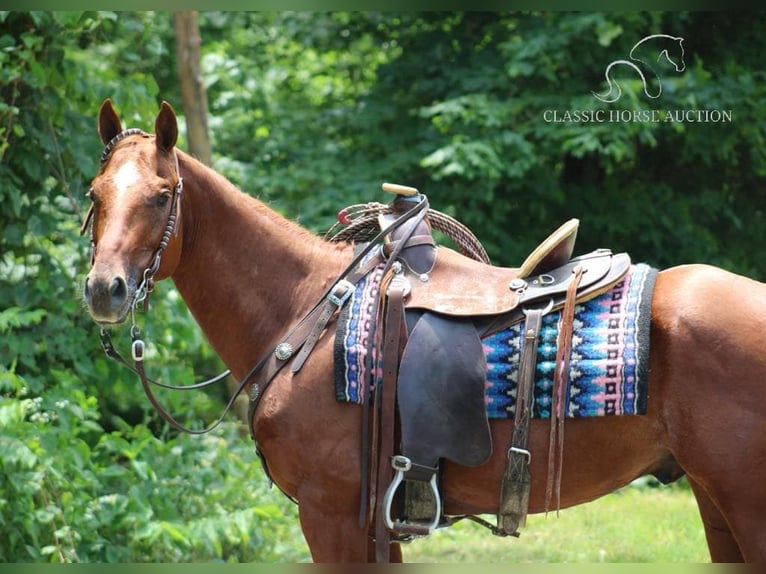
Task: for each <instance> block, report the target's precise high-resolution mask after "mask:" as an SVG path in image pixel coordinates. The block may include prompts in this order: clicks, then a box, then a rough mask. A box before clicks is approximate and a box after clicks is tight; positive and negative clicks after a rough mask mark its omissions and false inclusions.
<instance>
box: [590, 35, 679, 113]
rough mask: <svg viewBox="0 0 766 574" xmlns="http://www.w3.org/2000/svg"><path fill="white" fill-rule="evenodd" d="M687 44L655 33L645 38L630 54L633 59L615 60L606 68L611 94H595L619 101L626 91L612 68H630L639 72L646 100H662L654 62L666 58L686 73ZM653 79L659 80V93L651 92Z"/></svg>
mask: <svg viewBox="0 0 766 574" xmlns="http://www.w3.org/2000/svg"><path fill="white" fill-rule="evenodd" d="M683 41H684V39H683V38H680V37H677V36H668V35H667V34H653V35H651V36H647V37H646V38H643V39H642V40H640V41H639V42H638V43H637V44H636V45H635V46H633V48H632V49H631V50H630V54H628V57H629V58H630V60H615V61H614V62H611V63H610V64H609V65H608V66H607V67H606V72H605V73H604V75H605V77H606V83H607V91H606V92H604V93H601V94H599V93H596V92H592V94H593V95H594V96H595V97H596V98H598V99H599V100H601V101H602V102H606V103H607V104H611V103H613V102H616V101H617V100H619V99H620V96H621V95H622V89H621V88H620V85H619V84H618V83H617V82H616V81H615V80H614V79H613V78H612V69H613V68H615V67H616V66H623V67H624V66H627V67H628V68H631V69H633V70H635V71H636V73H638V76H639V78H641V83H642V84H643V88H644V94H646V97H647V98H652V99H655V98H659V97H660V94H662V80H661V79H660V76H659V74H658V73H657V72H656V71H655V70H654V68H653V67H652V63H655V64H656V63H657V62H659V61H660V60H661V59H662V58H663V57H664V58H665V59H666V60H667V61H668V62H670V63H671V64H672V65H673V66H674V67H675V69H676V72H679V73H680V72H683V71H684V70H685V69H686V63H685V62H684V46H683ZM647 78H649V79H647ZM652 78H654V79H656V80H657V82H656V83H657V87H656V90H651V89H650V86H649V84H650V79H652Z"/></svg>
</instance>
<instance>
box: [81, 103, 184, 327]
mask: <svg viewBox="0 0 766 574" xmlns="http://www.w3.org/2000/svg"><path fill="white" fill-rule="evenodd" d="M154 130H155V133H154V135H150V134H147V133H144V132H142V131H140V130H135V129H133V130H125V131H123V129H122V124H121V122H120V118H119V116H118V115H117V113H116V112H115V111H114V108H113V107H112V104H111V102H110V101H109V100H106V101H105V102H104V103H103V104H102V106H101V110H100V112H99V119H98V133H99V135H100V136H101V141H102V142H103V143H104V145H105V146H106V147H105V148H104V152H103V154H102V156H101V168H100V169H99V172H98V174H97V175H96V177H95V178H94V179H93V182H92V183H91V187H90V190H89V191H88V196H89V197H90V199H91V201H92V204H91V208H90V211H89V212H88V217H87V219H86V222H85V224H84V225H83V231H84V230H85V228H86V226H87V225H88V222H89V221H88V220H90V224H91V226H92V227H91V241H92V248H93V260H92V266H91V269H90V272H89V273H88V276H87V277H86V278H85V285H84V289H83V293H84V296H85V301H86V303H87V305H88V310H89V312H90V314H91V316H92V317H93V319H94V320H95V321H97V322H99V323H118V322H121V321H123V320H124V319H125V318H126V316H127V315H128V313H129V311H130V309H131V307H132V306H133V305H134V303H135V302H136V300H137V299H139V298H141V297H143V296H144V295H145V294H146V293H148V291H150V290H151V285H152V282H153V280H154V278H155V274H156V278H157V279H162V278H163V277H167V276H169V275H170V274H172V273H173V271H174V269H175V267H176V266H177V265H178V261H179V258H180V252H181V243H182V242H181V233H180V222H179V221H177V217H180V205H179V200H180V197H181V191H182V186H181V179H180V175H179V173H178V161H177V156H176V152H175V150H174V146H175V143H176V139H177V137H178V124H177V122H176V117H175V114H174V113H173V109H172V108H171V107H170V105H169V104H167V103H166V102H163V103H162V107H161V109H160V111H159V113H158V115H157V119H156V121H155V125H154Z"/></svg>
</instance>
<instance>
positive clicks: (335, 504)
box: [298, 491, 402, 562]
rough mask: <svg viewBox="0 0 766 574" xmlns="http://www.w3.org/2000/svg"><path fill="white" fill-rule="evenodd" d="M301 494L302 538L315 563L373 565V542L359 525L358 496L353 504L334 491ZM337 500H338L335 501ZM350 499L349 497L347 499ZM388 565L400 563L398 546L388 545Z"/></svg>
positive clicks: (400, 555)
mask: <svg viewBox="0 0 766 574" xmlns="http://www.w3.org/2000/svg"><path fill="white" fill-rule="evenodd" d="M310 494H313V493H309V495H307V493H306V492H303V493H302V496H301V497H300V499H299V500H300V504H299V506H298V513H299V516H300V521H301V529H302V530H303V536H304V537H305V538H306V543H307V544H308V547H309V550H310V551H311V558H312V560H313V561H314V562H375V541H374V540H372V538H371V537H370V536H369V532H368V530H367V529H366V528H361V527H360V526H359V517H358V502H359V499H358V497H354V498H355V500H354V501H353V503H352V504H349V502H351V501H350V500H342V499H341V498H342V497H341V496H340V495H339V494H338V493H337V492H336V493H334V496H333V493H328V492H326V491H325V492H320V493H319V496H316V497H314V496H311V495H310ZM336 497H337V498H336ZM346 498H349V497H346ZM390 561H391V562H401V561H402V552H401V548H400V545H399V544H398V543H393V544H391V555H390Z"/></svg>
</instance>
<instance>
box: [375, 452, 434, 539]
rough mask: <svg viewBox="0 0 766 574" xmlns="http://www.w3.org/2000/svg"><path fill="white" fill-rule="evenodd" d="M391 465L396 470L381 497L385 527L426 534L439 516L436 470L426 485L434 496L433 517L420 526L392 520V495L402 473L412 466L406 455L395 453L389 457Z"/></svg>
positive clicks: (408, 532) (431, 530)
mask: <svg viewBox="0 0 766 574" xmlns="http://www.w3.org/2000/svg"><path fill="white" fill-rule="evenodd" d="M391 466H392V467H393V468H394V470H396V474H395V475H394V479H393V480H392V481H391V484H390V485H389V487H388V489H387V490H386V494H385V496H384V497H383V506H384V508H385V514H384V515H383V520H384V522H385V525H386V528H388V529H389V530H390V531H392V532H403V533H406V534H414V535H416V536H428V535H429V534H431V533H432V532H433V531H434V530H436V527H437V526H438V525H439V520H440V518H441V506H442V503H441V496H440V495H439V488H438V486H437V484H436V472H434V473H433V474H432V475H431V479H430V480H429V481H428V485H429V486H430V487H431V494H433V496H434V506H435V509H434V518H433V520H432V521H431V522H430V523H429V524H426V525H422V526H421V525H415V524H409V523H404V522H401V521H399V520H394V519H393V517H392V516H391V506H392V505H393V502H394V496H395V495H396V491H397V490H398V488H399V486H400V485H401V484H402V481H403V480H404V473H405V472H407V471H409V470H410V469H411V468H412V461H411V460H410V459H409V458H407V457H406V456H402V455H400V454H397V455H394V456H392V457H391Z"/></svg>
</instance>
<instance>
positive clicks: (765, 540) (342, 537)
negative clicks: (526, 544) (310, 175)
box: [84, 100, 766, 562]
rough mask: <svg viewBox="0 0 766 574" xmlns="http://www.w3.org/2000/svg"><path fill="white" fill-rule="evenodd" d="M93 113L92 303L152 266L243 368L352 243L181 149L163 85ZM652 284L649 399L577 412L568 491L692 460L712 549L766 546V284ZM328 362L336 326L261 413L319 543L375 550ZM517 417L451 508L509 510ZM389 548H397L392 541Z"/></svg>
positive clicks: (715, 275)
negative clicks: (635, 410)
mask: <svg viewBox="0 0 766 574" xmlns="http://www.w3.org/2000/svg"><path fill="white" fill-rule="evenodd" d="M98 125H99V134H100V136H101V139H102V141H103V142H104V144H105V145H106V146H107V148H106V149H105V152H104V155H103V156H102V166H101V168H100V170H99V172H98V174H97V175H96V177H95V178H94V180H93V182H92V187H91V189H90V192H89V194H90V197H91V199H92V201H93V205H92V216H93V217H92V225H93V227H92V241H93V249H94V253H93V263H92V268H91V269H90V272H89V274H88V275H87V278H86V279H85V285H84V295H85V300H86V302H87V305H88V309H89V312H90V314H91V315H92V317H93V319H94V320H95V321H97V322H98V323H99V324H102V325H105V324H116V323H120V322H122V321H124V320H125V319H126V317H127V316H128V315H129V313H130V311H131V309H132V306H133V303H134V300H135V299H136V298H137V297H138V296H139V295H141V294H142V293H143V292H144V291H145V290H146V287H147V285H146V281H145V279H147V277H146V275H145V274H144V270H146V269H151V273H150V274H149V275H154V278H155V279H157V280H160V279H163V278H168V277H170V278H172V279H173V281H174V283H175V285H176V287H177V289H178V291H179V292H180V294H181V296H182V297H183V299H184V301H185V302H186V304H187V305H188V307H189V309H190V310H191V312H192V314H193V316H194V318H195V319H196V321H197V322H198V323H199V325H200V327H201V328H202V330H203V332H204V333H205V335H206V337H207V339H208V340H209V342H210V344H211V345H212V346H213V347H214V349H215V351H216V352H217V353H218V354H219V355H220V356H221V358H222V359H223V361H224V362H225V363H226V364H227V365H228V366H229V367H230V369H231V371H232V373H233V375H234V376H236V377H237V378H238V379H240V380H241V379H242V378H243V377H245V376H246V374H247V373H248V371H249V370H250V369H251V367H252V366H253V364H254V363H255V362H256V361H257V360H258V359H259V358H260V357H262V356H263V355H264V354H265V353H268V352H269V350H270V349H273V348H274V346H275V345H276V344H277V343H278V342H279V341H280V338H281V337H282V336H283V335H284V334H285V332H286V331H287V330H288V329H289V328H290V327H291V326H293V325H295V324H296V323H297V322H298V321H299V320H300V319H301V318H302V317H303V316H304V315H305V314H306V313H307V311H309V310H310V309H311V307H312V305H313V304H314V303H315V302H316V301H317V300H318V299H319V298H320V297H321V296H322V295H323V293H325V292H326V290H327V289H328V287H330V286H331V285H333V283H334V281H335V279H336V277H337V276H338V274H339V273H340V272H341V271H342V270H343V269H344V268H345V266H346V265H347V264H348V263H349V261H350V260H351V259H352V256H353V247H352V246H351V245H348V244H334V243H329V242H327V241H324V240H323V239H321V238H319V237H317V236H314V235H313V234H311V233H309V232H308V231H306V230H304V229H302V228H300V227H299V226H298V225H297V224H295V223H293V222H290V221H288V220H286V219H285V218H283V217H281V216H280V215H278V214H276V213H275V212H274V211H272V210H270V209H269V208H268V207H267V206H265V205H264V204H263V203H262V202H260V201H258V200H256V199H254V198H253V197H250V196H248V195H246V194H244V193H242V192H241V191H240V190H238V189H237V188H236V187H235V186H234V185H233V184H231V183H230V182H228V181H227V180H226V179H225V178H223V177H222V176H220V175H219V174H217V173H216V172H215V171H213V170H212V169H210V168H208V167H206V166H204V165H203V164H201V163H200V162H198V161H196V160H195V159H194V158H192V157H190V156H189V155H187V154H185V153H184V152H182V151H180V150H178V149H176V147H175V144H176V138H177V133H178V128H177V124H176V117H175V115H174V113H173V110H172V108H171V107H170V106H169V105H168V104H167V103H163V104H162V106H161V109H160V111H159V113H158V115H157V118H156V122H155V133H154V134H152V135H149V134H145V133H143V132H139V133H137V132H138V131H137V130H129V131H125V132H123V128H122V125H121V123H120V119H119V117H118V115H117V114H116V112H115V111H114V109H113V107H112V105H111V103H110V102H109V101H108V100H107V101H106V102H104V104H103V105H102V107H101V110H100V116H99V122H98ZM180 178H183V185H182V186H181V185H180ZM181 188H182V190H183V192H182V193H181ZM171 216H172V217H171ZM169 217H170V219H172V220H173V221H172V223H173V225H171V226H168V225H167V223H168V220H169ZM86 223H87V222H86ZM160 244H162V247H161V249H159V251H160V252H161V255H162V257H161V260H160V258H159V257H158V256H157V252H158V245H160ZM148 279H150V280H151V279H152V277H148ZM654 293H655V294H654V298H653V301H652V331H651V351H652V352H651V363H650V396H649V401H648V414H646V415H640V416H628V417H604V418H593V419H588V418H582V419H570V421H569V422H568V423H567V425H568V426H567V430H566V445H565V451H564V455H563V456H564V458H563V466H564V473H563V481H562V484H561V506H562V507H568V506H573V505H577V504H581V503H584V502H588V501H591V500H593V499H595V498H597V497H600V496H602V495H605V494H607V493H610V492H612V491H614V490H615V489H617V488H620V487H622V486H624V485H626V484H628V483H629V482H630V481H632V480H633V479H635V478H637V477H639V476H642V475H645V474H650V473H651V474H656V475H658V476H660V477H663V478H665V479H668V480H672V479H675V478H678V477H679V476H681V475H682V474H683V473H686V475H687V476H688V480H689V482H690V484H691V487H692V489H693V491H694V494H695V496H696V498H697V501H698V504H699V511H700V513H701V516H702V520H703V523H704V526H705V532H706V536H707V541H708V545H709V549H710V555H711V558H712V559H713V560H714V561H742V560H744V561H766V523H764V518H763V517H764V516H766V488H764V485H766V377H765V376H764V375H766V352H764V349H763V347H762V342H761V341H760V337H761V336H762V335H763V333H764V332H766V318H765V317H764V313H763V309H764V308H765V307H766V285H763V284H761V283H759V282H756V281H753V280H751V279H748V278H745V277H741V276H738V275H734V274H732V273H729V272H727V271H724V270H721V269H717V268H714V267H710V266H705V265H689V266H680V267H674V268H670V269H666V270H663V271H661V272H660V273H659V275H658V277H657V280H656V287H655V292H654ZM332 362H333V356H332V336H331V335H330V334H328V333H325V335H324V336H322V338H321V339H320V340H319V341H318V343H317V345H316V347H315V349H314V351H313V353H312V354H311V355H310V356H309V358H308V360H307V361H306V363H305V365H304V367H303V368H302V369H301V370H300V371H299V372H298V373H295V374H294V373H293V372H292V371H291V369H282V370H281V371H279V373H278V374H277V376H276V377H275V378H274V379H273V382H272V384H271V385H270V386H269V387H268V389H267V390H266V391H265V393H264V396H263V398H262V400H261V402H260V404H259V406H258V408H257V409H256V411H255V413H254V417H253V429H254V434H255V438H256V441H257V444H258V446H259V449H260V451H261V452H262V454H263V456H264V457H265V460H266V461H267V463H268V469H269V471H270V473H271V477H272V479H273V480H274V481H275V483H276V484H277V485H278V486H279V487H280V488H281V489H282V490H283V491H284V492H285V493H286V494H288V495H289V496H291V497H293V498H294V499H295V500H297V501H298V504H299V515H300V522H301V527H302V530H303V533H304V535H305V538H306V541H307V543H308V545H309V548H310V550H311V554H312V557H313V559H314V560H315V561H360V562H361V561H367V560H368V559H369V560H372V559H373V558H374V553H373V548H374V546H373V543H372V542H371V540H370V530H369V528H368V527H367V526H364V527H363V526H361V525H360V523H359V516H358V514H359V500H360V489H361V486H360V478H359V475H360V470H359V469H360V453H359V450H360V449H359V442H360V439H359V429H360V424H361V414H360V412H361V409H360V408H359V407H358V406H352V405H349V404H342V403H339V402H338V401H337V400H336V398H335V396H334V393H333V390H332V389H333V385H332V371H333V363H332ZM512 427H513V422H512V421H510V420H493V421H492V422H491V432H492V437H493V439H492V441H493V447H494V449H493V454H492V456H491V458H490V459H489V460H488V462H486V463H485V464H482V465H480V466H477V467H463V466H459V465H456V464H452V463H446V464H445V466H444V474H443V495H444V499H443V503H444V506H445V512H446V513H447V514H453V515H458V514H464V513H470V514H486V513H494V512H495V511H496V510H497V504H498V493H499V484H500V480H501V475H502V473H503V470H504V467H505V464H506V450H507V446H508V445H507V443H508V438H509V437H510V436H511V433H512ZM549 431H550V425H549V424H548V423H547V422H544V421H541V420H533V421H532V424H531V431H530V432H531V436H530V443H529V444H530V450H531V452H533V453H536V454H535V456H533V457H532V461H531V467H532V468H531V470H532V477H533V485H532V490H531V497H530V506H529V510H530V512H532V513H539V512H541V511H543V508H544V506H543V502H544V501H543V493H544V491H545V485H544V481H545V474H546V465H547V463H548V461H547V454H546V453H547V442H548V438H549ZM537 453H539V454H537ZM391 557H392V559H400V558H401V550H400V548H399V544H398V543H396V542H393V543H392V544H391Z"/></svg>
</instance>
